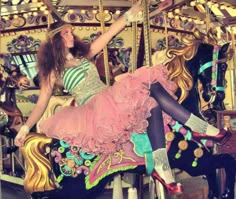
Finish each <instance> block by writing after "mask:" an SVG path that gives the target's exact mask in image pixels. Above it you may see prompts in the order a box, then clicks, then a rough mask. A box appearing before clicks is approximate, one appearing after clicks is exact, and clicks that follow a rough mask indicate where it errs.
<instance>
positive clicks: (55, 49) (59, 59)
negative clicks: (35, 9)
mask: <svg viewBox="0 0 236 199" xmlns="http://www.w3.org/2000/svg"><path fill="white" fill-rule="evenodd" d="M65 24H67V23H66V22H64V21H57V22H55V23H53V24H52V25H51V26H50V29H49V33H50V31H53V30H55V29H57V28H59V27H61V26H63V25H65ZM73 36H74V47H73V48H70V49H69V51H70V52H71V53H72V55H73V56H75V57H81V56H86V55H87V54H88V52H89V49H90V44H88V43H85V42H83V41H82V40H81V39H79V38H78V37H77V36H75V35H74V34H73ZM65 50H66V48H65V44H64V42H63V38H62V37H61V35H60V31H59V32H57V33H56V34H55V35H53V36H52V37H48V38H47V40H46V41H45V42H44V43H43V44H42V45H41V46H40V48H39V51H38V54H37V59H38V61H37V67H38V73H39V78H40V81H44V80H48V79H49V78H50V74H51V72H52V71H54V72H55V75H56V77H60V76H61V73H62V72H63V70H64V67H65V63H66V52H65Z"/></svg>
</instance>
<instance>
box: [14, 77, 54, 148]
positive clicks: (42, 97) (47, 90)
mask: <svg viewBox="0 0 236 199" xmlns="http://www.w3.org/2000/svg"><path fill="white" fill-rule="evenodd" d="M55 81H56V78H55V76H54V75H53V73H52V74H51V78H50V81H49V80H48V81H46V82H42V83H41V88H40V93H39V99H38V101H37V103H36V105H35V107H34V108H33V110H32V112H31V114H30V116H29V118H28V119H27V121H26V123H25V124H24V125H23V126H22V127H21V128H20V130H19V132H18V134H17V136H16V138H15V145H16V146H23V145H24V141H25V137H26V135H27V133H29V131H30V129H31V128H32V127H33V126H34V125H35V124H36V123H37V122H38V121H39V119H40V118H41V116H42V115H43V113H44V111H45V110H46V108H47V105H48V102H49V100H50V98H51V96H52V92H53V86H54V84H55Z"/></svg>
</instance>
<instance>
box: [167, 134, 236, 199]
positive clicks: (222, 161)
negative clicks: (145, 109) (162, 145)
mask: <svg viewBox="0 0 236 199" xmlns="http://www.w3.org/2000/svg"><path fill="white" fill-rule="evenodd" d="M183 139H184V138H183V136H182V135H181V134H180V133H177V135H176V137H175V139H174V140H173V141H172V143H171V147H170V149H169V151H168V155H169V159H170V165H171V167H172V168H178V169H181V170H183V171H186V172H187V173H188V174H190V175H191V176H199V175H205V176H206V177H207V180H208V185H209V198H210V196H211V197H213V196H217V195H218V194H219V191H218V185H217V179H216V169H219V168H224V169H225V173H226V182H225V193H224V194H223V195H222V198H224V199H229V198H232V199H233V198H234V183H235V173H236V162H235V160H234V158H233V157H232V156H231V155H230V154H214V155H212V154H211V153H210V152H208V151H206V150H204V153H203V156H202V157H201V158H199V160H198V165H197V166H196V167H192V161H193V160H194V156H193V153H194V150H195V149H196V148H197V147H198V146H197V144H196V143H195V142H193V141H189V142H188V149H187V150H185V151H183V152H182V153H181V157H180V158H179V159H176V158H175V154H176V153H177V152H178V150H179V148H178V143H179V141H180V140H183ZM183 160H184V161H183Z"/></svg>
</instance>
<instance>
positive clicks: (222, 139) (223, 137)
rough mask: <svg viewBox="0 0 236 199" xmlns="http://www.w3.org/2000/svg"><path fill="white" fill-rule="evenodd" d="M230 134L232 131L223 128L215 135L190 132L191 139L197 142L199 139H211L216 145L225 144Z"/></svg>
mask: <svg viewBox="0 0 236 199" xmlns="http://www.w3.org/2000/svg"><path fill="white" fill-rule="evenodd" d="M231 136H232V133H231V132H230V131H229V130H225V129H221V130H220V132H219V133H218V134H217V135H215V136H212V135H206V134H203V133H196V132H192V138H193V140H195V141H197V142H201V140H212V141H213V142H215V143H217V144H218V145H223V144H225V143H226V142H227V141H228V140H229V139H230V137H231Z"/></svg>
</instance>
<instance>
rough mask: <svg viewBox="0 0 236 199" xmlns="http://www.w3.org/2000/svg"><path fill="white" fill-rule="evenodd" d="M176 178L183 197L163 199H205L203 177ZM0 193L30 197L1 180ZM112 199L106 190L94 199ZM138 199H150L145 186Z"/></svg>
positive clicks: (6, 198) (2, 198) (7, 197)
mask: <svg viewBox="0 0 236 199" xmlns="http://www.w3.org/2000/svg"><path fill="white" fill-rule="evenodd" d="M176 178H177V180H178V181H179V182H181V183H182V184H183V185H184V193H183V195H180V196H176V197H168V196H166V197H165V199H207V195H208V185H207V181H206V179H204V177H203V176H199V177H190V176H189V175H188V174H186V173H184V172H181V173H180V174H178V175H177V176H176ZM0 193H1V195H0V199H30V195H29V194H27V193H25V191H24V189H23V186H21V185H19V184H15V183H12V182H6V181H3V180H2V181H1V187H0ZM112 198H113V190H112V189H111V188H107V189H106V190H105V192H104V193H102V194H100V195H99V196H97V197H96V198H94V199H112ZM91 199H92V198H91ZM121 199H122V198H121ZM123 199H128V187H124V188H123ZM138 199H150V193H149V187H148V185H147V184H146V185H145V186H144V187H143V198H138ZM163 199H164V198H163Z"/></svg>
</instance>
